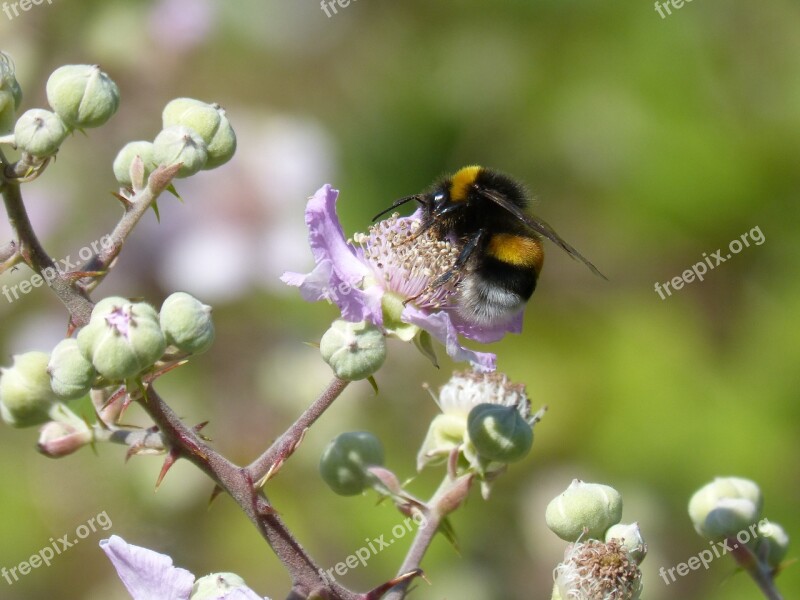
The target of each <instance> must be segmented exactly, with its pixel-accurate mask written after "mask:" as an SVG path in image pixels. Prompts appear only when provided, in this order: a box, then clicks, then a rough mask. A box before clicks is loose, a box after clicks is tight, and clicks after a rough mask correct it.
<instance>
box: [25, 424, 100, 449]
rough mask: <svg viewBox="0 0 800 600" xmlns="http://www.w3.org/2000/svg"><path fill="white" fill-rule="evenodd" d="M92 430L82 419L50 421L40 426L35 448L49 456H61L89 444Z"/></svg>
mask: <svg viewBox="0 0 800 600" xmlns="http://www.w3.org/2000/svg"><path fill="white" fill-rule="evenodd" d="M93 439H94V436H93V435H92V430H91V429H89V426H88V425H86V423H84V422H83V421H80V420H78V421H77V422H75V423H63V422H59V421H50V422H49V423H47V424H45V426H44V427H42V430H41V432H40V433H39V442H38V443H37V445H36V449H37V450H38V451H39V452H41V453H42V454H44V455H45V456H48V457H50V458H61V457H62V456H66V455H68V454H72V453H73V452H76V451H78V450H80V449H81V448H83V447H84V446H86V445H87V444H91V443H92V440H93Z"/></svg>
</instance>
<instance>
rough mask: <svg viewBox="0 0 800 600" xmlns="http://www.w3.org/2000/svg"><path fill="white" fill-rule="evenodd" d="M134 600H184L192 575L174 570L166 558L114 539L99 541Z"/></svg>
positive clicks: (177, 568)
mask: <svg viewBox="0 0 800 600" xmlns="http://www.w3.org/2000/svg"><path fill="white" fill-rule="evenodd" d="M100 547H101V548H102V549H103V552H105V553H106V555H107V556H108V558H110V559H111V562H112V563H113V564H114V568H115V569H116V570H117V574H118V575H119V578H120V579H121V580H122V583H123V584H124V585H125V587H126V588H127V589H128V591H129V592H130V594H131V596H132V597H133V599H134V600H155V599H156V598H158V599H159V600H187V599H188V598H189V594H191V593H192V584H193V583H194V575H192V574H191V573H190V572H189V571H187V570H186V569H181V568H179V567H175V566H173V564H172V559H171V558H170V557H169V556H167V555H166V554H159V553H158V552H154V551H153V550H148V549H147V548H141V547H139V546H134V545H132V544H128V543H127V542H126V541H125V540H123V539H122V538H121V537H119V536H117V535H112V536H111V537H110V538H109V539H107V540H101V541H100Z"/></svg>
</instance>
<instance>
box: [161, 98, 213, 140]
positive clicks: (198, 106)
mask: <svg viewBox="0 0 800 600" xmlns="http://www.w3.org/2000/svg"><path fill="white" fill-rule="evenodd" d="M161 119H162V123H163V128H164V129H167V128H169V127H173V126H176V125H182V126H183V127H188V128H189V129H191V130H192V131H194V132H195V133H196V134H197V135H199V136H200V137H201V138H203V141H204V142H205V143H206V145H208V144H210V143H211V140H212V139H213V138H214V134H215V133H216V132H217V129H219V125H220V113H219V111H218V110H217V107H216V106H215V105H213V104H207V103H206V102H201V101H200V100H195V99H194V98H175V99H174V100H170V102H169V103H168V104H167V105H166V106H165V107H164V112H163V113H162V115H161Z"/></svg>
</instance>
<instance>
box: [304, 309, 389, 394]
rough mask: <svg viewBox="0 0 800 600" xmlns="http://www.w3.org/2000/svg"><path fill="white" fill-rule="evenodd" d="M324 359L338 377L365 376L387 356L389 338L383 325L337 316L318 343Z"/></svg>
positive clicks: (353, 377) (359, 377)
mask: <svg viewBox="0 0 800 600" xmlns="http://www.w3.org/2000/svg"><path fill="white" fill-rule="evenodd" d="M319 350H320V352H321V354H322V359H323V360H324V361H325V362H326V363H328V365H330V367H331V368H332V369H333V372H334V373H335V374H336V376H337V377H338V378H339V379H344V380H346V381H356V380H358V379H366V378H367V377H369V376H370V375H372V374H373V373H375V371H377V370H378V369H380V368H381V365H383V362H384V361H385V360H386V339H385V338H384V336H383V333H382V332H381V330H380V329H378V328H377V327H375V326H374V325H371V324H369V323H367V322H366V321H362V322H361V323H351V322H350V321H344V320H342V319H338V320H336V321H334V322H333V324H332V325H331V327H330V329H328V331H326V332H325V334H324V335H323V336H322V339H321V340H320V343H319Z"/></svg>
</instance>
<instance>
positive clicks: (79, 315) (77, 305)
mask: <svg viewBox="0 0 800 600" xmlns="http://www.w3.org/2000/svg"><path fill="white" fill-rule="evenodd" d="M5 177H6V176H5V174H4V175H3V179H0V186H1V187H2V194H3V202H4V203H5V206H6V212H7V213H8V220H9V222H10V223H11V227H12V228H13V229H14V234H15V235H16V238H17V242H16V245H17V252H18V253H19V256H20V257H21V258H22V260H24V261H25V264H27V265H28V266H29V267H30V268H31V269H33V271H34V272H35V273H37V274H38V275H39V276H40V277H42V278H43V279H44V281H45V282H46V283H47V285H49V286H50V287H51V288H52V290H53V292H55V294H56V295H57V296H58V298H59V299H60V300H61V302H62V303H63V304H64V306H65V307H66V308H67V310H68V311H69V314H70V318H71V321H72V323H73V325H75V326H76V327H79V326H81V325H85V324H86V323H88V322H89V316H90V315H91V313H92V302H91V300H89V298H88V296H87V295H86V293H85V292H83V291H82V290H80V289H79V288H78V287H77V286H75V285H74V284H73V283H72V282H70V280H69V278H67V277H65V276H64V274H63V273H61V272H60V271H59V269H58V267H57V266H56V265H55V263H54V262H53V259H51V258H50V257H49V256H48V255H47V252H46V251H45V249H44V248H43V247H42V244H41V242H39V238H38V237H37V236H36V233H35V232H34V230H33V226H32V225H31V221H30V219H29V218H28V212H27V211H26V210H25V204H24V202H23V201H22V193H21V192H20V186H19V184H17V183H14V182H12V181H9V180H8V179H6V178H5Z"/></svg>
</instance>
